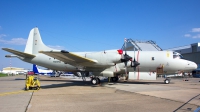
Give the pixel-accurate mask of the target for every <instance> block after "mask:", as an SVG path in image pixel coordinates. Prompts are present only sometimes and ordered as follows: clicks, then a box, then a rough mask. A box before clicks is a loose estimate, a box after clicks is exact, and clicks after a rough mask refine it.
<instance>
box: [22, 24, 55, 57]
mask: <svg viewBox="0 0 200 112" xmlns="http://www.w3.org/2000/svg"><path fill="white" fill-rule="evenodd" d="M42 50H43V51H49V50H55V49H52V48H50V47H47V46H46V45H45V44H44V43H43V42H42V39H41V36H40V32H39V30H38V28H33V29H32V30H31V31H30V33H29V37H28V40H27V43H26V48H25V50H24V52H25V53H29V54H38V51H42Z"/></svg>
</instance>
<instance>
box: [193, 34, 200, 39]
mask: <svg viewBox="0 0 200 112" xmlns="http://www.w3.org/2000/svg"><path fill="white" fill-rule="evenodd" d="M192 38H200V34H197V35H195V36H192Z"/></svg>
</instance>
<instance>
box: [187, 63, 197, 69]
mask: <svg viewBox="0 0 200 112" xmlns="http://www.w3.org/2000/svg"><path fill="white" fill-rule="evenodd" d="M187 68H188V69H191V70H195V69H197V64H196V63H194V62H192V61H188V66H187Z"/></svg>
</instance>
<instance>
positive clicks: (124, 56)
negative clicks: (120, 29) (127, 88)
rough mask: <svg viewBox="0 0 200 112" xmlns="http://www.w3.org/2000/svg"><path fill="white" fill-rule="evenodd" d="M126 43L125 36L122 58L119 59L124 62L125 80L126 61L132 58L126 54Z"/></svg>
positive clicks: (126, 72)
mask: <svg viewBox="0 0 200 112" xmlns="http://www.w3.org/2000/svg"><path fill="white" fill-rule="evenodd" d="M126 43H127V40H126V38H125V39H124V50H125V54H124V55H123V58H122V59H121V62H124V64H125V74H126V80H127V79H128V71H127V63H128V61H129V60H132V57H131V56H129V55H128V54H127V51H126Z"/></svg>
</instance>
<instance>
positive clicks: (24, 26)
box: [0, 0, 200, 70]
mask: <svg viewBox="0 0 200 112" xmlns="http://www.w3.org/2000/svg"><path fill="white" fill-rule="evenodd" d="M199 6H200V0H0V48H1V49H0V70H2V68H4V67H10V66H12V67H21V68H25V69H32V65H31V64H29V63H26V62H22V61H21V60H19V59H17V58H11V59H10V58H5V55H6V54H10V53H8V52H6V51H3V50H2V48H12V49H15V50H19V51H24V49H25V45H26V41H27V38H28V35H29V32H30V30H31V29H32V28H34V27H38V28H39V31H40V35H41V37H42V40H43V42H44V43H45V44H46V45H47V46H50V47H53V48H57V49H65V50H68V51H71V52H77V51H102V50H108V49H120V48H121V47H122V45H123V43H124V38H131V39H133V40H140V41H148V40H153V41H155V42H156V43H157V45H159V46H160V47H161V48H162V49H169V48H173V47H179V46H185V45H190V44H192V43H197V42H200V7H199Z"/></svg>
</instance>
